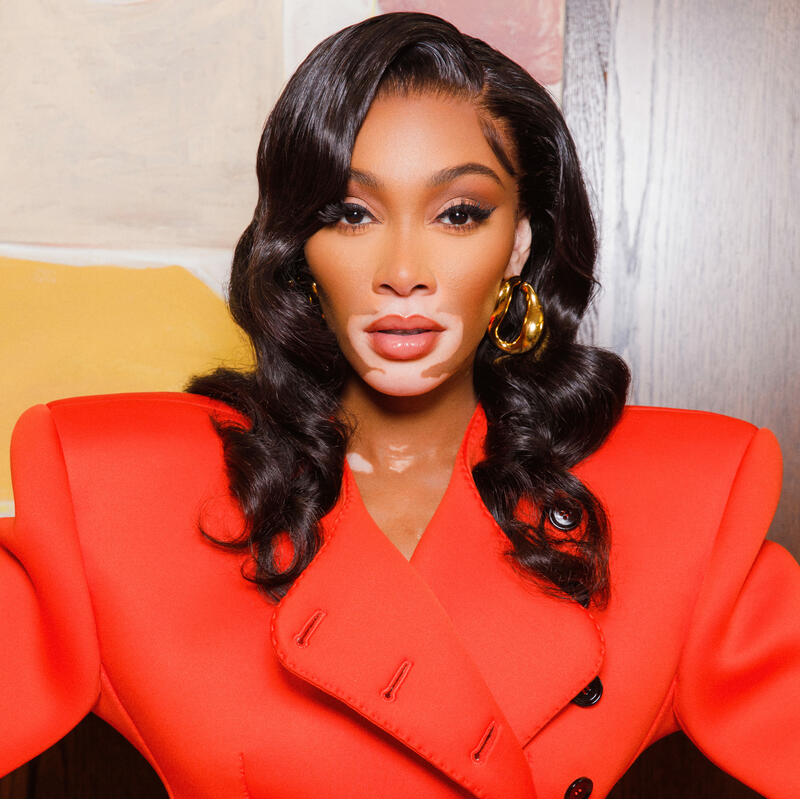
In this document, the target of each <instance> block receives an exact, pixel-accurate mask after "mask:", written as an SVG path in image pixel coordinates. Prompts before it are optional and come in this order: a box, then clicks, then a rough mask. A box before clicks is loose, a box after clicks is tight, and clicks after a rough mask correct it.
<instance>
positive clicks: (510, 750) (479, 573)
mask: <svg viewBox="0 0 800 800" xmlns="http://www.w3.org/2000/svg"><path fill="white" fill-rule="evenodd" d="M485 431H486V421H485V417H484V415H483V411H482V409H481V408H480V407H479V408H478V410H477V411H476V413H475V416H474V417H473V420H472V421H471V423H470V426H469V428H468V431H467V435H466V436H465V439H464V442H463V443H462V447H461V450H460V452H459V455H458V458H457V461H456V466H455V469H454V471H453V475H452V478H451V481H450V485H449V486H448V489H447V491H446V492H445V496H444V498H443V500H442V503H441V504H440V506H439V508H438V509H437V511H436V513H435V515H434V517H433V519H432V520H431V522H430V524H429V525H428V528H427V529H426V531H425V533H424V535H423V537H422V539H421V541H420V543H419V545H418V546H417V549H416V550H415V552H414V555H413V557H412V559H411V561H410V563H409V562H408V561H406V559H405V558H404V557H403V555H402V554H401V553H400V551H399V550H397V548H396V547H395V546H394V545H393V544H392V543H391V542H390V541H389V539H388V538H387V537H386V536H385V535H384V534H383V533H382V532H381V531H380V530H379V529H378V528H377V526H376V525H375V523H374V521H373V520H372V518H371V517H370V516H369V514H368V513H367V511H366V509H365V508H364V506H363V503H362V502H361V499H360V497H359V495H358V491H357V488H356V486H355V482H354V480H353V477H352V475H351V473H350V471H349V469H348V468H347V467H345V471H344V480H343V486H342V493H341V496H340V498H339V501H338V503H337V505H336V507H335V508H334V509H333V510H332V511H331V513H330V514H329V515H328V516H327V517H326V518H325V520H324V521H323V532H324V539H325V542H324V544H323V546H322V548H321V549H320V551H319V553H318V554H317V555H316V557H315V558H314V560H313V561H312V562H311V564H310V565H309V566H308V567H307V568H306V570H305V571H304V572H303V574H302V575H301V576H300V578H298V580H297V581H296V582H295V584H294V585H293V586H292V588H291V589H290V590H289V592H288V593H287V594H286V596H285V597H284V598H283V600H282V601H281V602H280V604H279V605H278V607H277V608H276V610H275V612H274V615H273V621H272V639H273V645H274V648H275V652H276V654H277V656H278V658H279V659H280V660H281V662H282V663H283V665H284V666H285V667H286V668H287V669H289V670H290V671H291V672H293V673H294V674H295V675H298V676H299V677H301V678H302V679H304V680H306V681H308V682H309V683H311V684H313V685H315V686H317V687H318V688H320V689H322V690H323V691H325V692H327V693H329V694H330V695H333V696H334V697H337V698H338V699H339V700H341V701H342V702H344V703H346V704H347V705H348V706H350V707H351V708H353V709H354V710H356V711H357V712H358V713H360V714H361V715H362V716H364V717H365V718H367V719H369V720H370V721H371V722H372V723H374V724H375V725H377V726H379V727H380V728H382V729H383V730H385V731H387V732H388V733H390V734H391V735H392V736H394V737H395V738H396V739H398V740H399V741H401V742H403V743H404V744H405V745H406V746H408V747H409V748H411V749H412V750H413V751H415V752H416V753H418V754H419V755H421V756H422V757H423V758H425V759H426V760H427V761H428V762H429V763H431V764H432V765H434V766H436V767H437V768H438V769H439V770H441V771H442V772H443V773H444V774H446V775H447V776H448V777H450V778H451V779H452V780H454V781H455V782H456V783H458V784H460V785H461V786H463V787H464V788H465V789H467V790H468V791H470V792H472V793H473V794H474V795H476V796H479V797H486V796H488V797H520V796H528V797H529V796H533V794H534V777H532V774H531V768H532V767H533V769H534V774H535V765H529V764H528V762H527V760H526V758H525V755H524V752H523V749H522V748H523V747H524V746H525V745H526V744H527V743H528V742H529V741H530V740H531V738H532V737H533V736H535V735H536V733H537V732H538V731H539V730H540V729H541V728H542V726H544V725H545V724H546V723H547V722H548V721H549V720H550V719H551V718H553V717H554V716H555V715H556V714H557V713H558V712H559V711H561V710H562V709H563V708H564V707H565V706H567V705H568V704H569V703H570V701H571V700H572V698H573V697H575V696H576V695H577V694H578V693H579V692H580V691H581V690H582V689H583V688H584V687H585V686H586V685H587V684H588V683H589V682H590V681H591V680H592V679H593V678H594V677H595V675H597V674H598V672H599V670H600V665H601V663H602V659H603V651H604V648H603V641H602V635H601V632H600V630H599V628H598V626H597V624H596V623H595V622H594V620H593V618H592V616H591V615H590V614H589V612H588V611H586V609H584V608H582V607H581V606H580V605H578V604H577V603H574V602H570V601H564V600H559V599H555V598H552V597H549V596H548V595H546V594H544V593H543V592H542V591H541V590H540V589H539V588H538V587H537V586H536V585H535V584H534V583H533V582H531V581H530V580H529V579H527V578H525V577H523V576H521V575H520V574H519V573H518V572H516V571H515V569H514V568H513V566H512V565H511V564H510V563H509V562H508V560H507V559H506V557H505V556H504V555H503V551H504V549H507V548H508V546H509V543H508V540H507V539H506V537H505V535H504V534H503V532H502V531H501V530H500V528H499V527H498V526H497V524H496V523H495V521H494V519H493V518H492V516H491V514H490V513H489V511H488V510H487V509H486V507H485V506H484V505H483V503H482V501H481V499H480V496H479V494H478V491H477V489H476V487H475V485H474V482H473V481H472V474H471V467H472V464H474V463H476V462H477V461H478V460H479V459H480V458H481V456H482V445H483V439H484V436H485Z"/></svg>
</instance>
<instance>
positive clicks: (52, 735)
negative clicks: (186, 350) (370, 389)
mask: <svg viewBox="0 0 800 800" xmlns="http://www.w3.org/2000/svg"><path fill="white" fill-rule="evenodd" d="M210 411H214V413H217V414H223V415H227V416H230V415H231V414H232V413H233V412H231V411H230V410H229V409H226V408H225V407H224V406H221V405H219V404H215V403H212V402H211V401H208V400H205V399H203V398H199V397H195V396H191V395H172V394H160V395H159V394H153V395H117V396H108V397H95V398H76V399H72V400H66V401H59V402H56V403H51V404H50V405H49V406H47V407H45V406H38V407H36V408H33V409H31V410H29V411H28V412H26V414H25V415H23V417H22V419H21V420H20V422H19V423H18V426H17V429H16V431H15V435H14V439H13V442H12V469H13V477H14V490H15V497H16V503H17V517H16V519H15V520H14V521H10V520H9V521H5V522H4V523H3V524H2V525H0V540H1V541H2V543H3V545H4V547H5V550H3V549H0V598H1V599H0V602H1V603H2V609H3V614H2V618H0V651H1V652H2V653H3V657H2V659H0V720H1V721H2V723H1V724H2V729H3V736H2V739H1V740H0V773H3V772H6V771H8V770H10V769H12V768H14V767H15V766H16V765H18V764H20V763H22V762H24V761H25V760H27V759H28V758H30V757H31V756H33V755H35V754H36V753H37V752H39V751H41V750H42V749H44V748H45V747H47V746H48V745H49V744H51V743H52V742H53V741H55V740H57V739H58V738H59V737H60V736H62V735H63V734H64V733H65V732H66V731H67V730H69V729H70V728H71V727H72V726H73V725H75V724H76V723H77V722H78V721H79V720H80V718H81V717H82V716H83V715H84V714H85V713H87V712H88V711H90V710H94V711H95V712H97V713H98V714H100V716H102V717H104V718H105V719H107V720H108V721H109V722H111V724H113V725H114V726H115V727H117V728H118V729H119V730H121V731H122V732H123V733H124V734H125V735H126V736H128V738H129V739H131V741H133V742H134V744H136V746H137V747H139V749H140V750H141V751H142V752H143V753H144V754H145V756H146V757H147V758H148V759H149V760H150V762H151V763H152V764H153V765H154V767H155V768H156V769H157V771H158V772H159V774H160V775H161V776H162V779H163V780H164V782H165V784H166V785H167V788H168V789H169V791H170V793H171V794H172V795H173V796H187V795H194V796H248V795H252V796H285V797H286V796H288V797H291V796H341V797H347V796H406V797H415V796H416V797H459V796H464V795H470V794H474V795H477V796H486V797H525V796H534V795H536V794H538V795H539V796H563V794H564V791H565V790H566V788H567V787H568V786H569V785H570V784H571V783H572V781H573V780H575V779H576V778H578V777H581V776H588V777H589V778H591V779H592V780H593V782H594V792H593V796H594V797H599V796H603V795H604V794H605V793H606V792H607V791H608V790H609V789H610V788H611V787H612V786H613V784H614V783H615V782H616V780H617V779H618V778H619V777H620V776H621V775H622V773H623V772H624V770H625V769H626V768H627V766H628V765H629V764H630V762H631V761H632V760H633V759H634V758H635V757H636V755H637V754H638V753H639V752H640V751H641V750H642V749H643V748H644V747H646V746H647V745H648V744H650V743H651V742H652V741H654V740H655V739H656V738H658V737H659V736H661V735H664V734H665V733H668V732H669V731H671V730H674V729H675V728H676V727H677V726H678V725H681V726H683V727H684V728H685V729H686V731H687V733H688V734H689V735H690V736H691V737H692V738H693V739H694V740H695V742H696V743H697V744H698V746H699V747H700V748H701V749H702V750H704V751H705V752H706V753H707V754H708V755H709V757H711V758H712V759H713V760H714V761H716V762H717V763H718V764H719V765H720V766H721V767H722V768H723V769H727V770H728V771H730V772H732V773H733V774H734V775H736V776H737V777H739V778H740V779H741V780H744V781H745V782H747V783H749V784H750V785H751V786H753V787H754V788H755V789H757V790H758V791H760V792H762V793H763V794H767V795H770V796H792V795H796V794H799V793H800V778H798V770H797V764H798V763H800V747H799V746H798V741H800V736H798V733H800V709H799V708H798V704H797V703H796V697H797V689H796V686H797V684H798V678H800V623H798V620H800V613H799V612H800V569H798V567H797V564H796V563H795V562H794V560H793V559H792V558H791V556H789V555H788V554H787V553H786V551H784V550H782V549H781V548H780V547H779V546H778V545H776V544H774V543H770V542H767V543H766V544H762V539H763V536H764V533H765V531H766V528H767V525H768V524H769V520H770V518H771V515H772V512H773V510H774V506H775V503H776V502H777V496H778V490H779V484H780V456H779V452H778V449H777V444H776V443H775V441H774V437H773V436H772V434H770V433H769V432H768V431H757V430H756V429H755V428H753V427H752V426H750V425H748V424H746V423H743V422H740V421H738V420H733V419H730V418H727V417H721V416H717V415H712V414H704V413H699V412H680V411H669V410H662V409H636V408H632V409H629V410H628V411H627V412H626V414H625V416H624V418H623V420H622V422H621V423H620V424H619V425H618V426H617V428H616V429H615V430H614V432H613V433H612V435H611V437H610V438H609V440H608V442H607V443H606V444H605V445H604V446H603V447H602V448H601V450H599V451H598V452H597V453H595V454H594V455H593V456H592V457H591V458H589V459H587V460H586V461H585V462H583V463H582V464H580V465H579V466H578V467H577V468H576V473H577V474H579V475H580V477H581V478H582V479H583V480H584V481H586V482H587V483H588V484H589V485H590V486H591V487H592V488H593V490H594V491H595V492H596V493H597V495H598V496H599V497H600V498H601V499H602V500H603V502H604V503H605V505H606V507H607V509H608V512H609V515H610V519H611V525H612V531H613V544H612V565H611V566H612V576H613V590H612V597H611V602H610V604H609V606H608V608H607V609H605V610H604V611H602V612H599V613H589V612H588V611H586V610H585V609H583V608H581V607H580V606H579V605H577V604H575V603H572V602H565V601H559V600H555V599H553V598H550V597H548V596H546V595H544V594H543V593H542V592H541V591H539V590H538V589H537V588H536V587H535V585H533V584H531V583H530V582H527V581H525V580H523V579H522V578H521V577H520V575H519V574H518V573H517V572H516V571H515V570H514V569H513V567H512V566H511V565H510V564H509V563H508V561H507V560H506V559H505V558H504V557H503V554H502V552H503V549H504V545H505V538H504V536H503V534H502V532H501V531H500V530H499V529H498V528H497V526H496V524H495V523H494V520H493V519H492V518H491V515H490V514H489V513H488V511H487V510H486V509H485V508H484V506H483V504H482V503H481V501H480V498H479V496H478V493H477V490H476V489H475V486H474V484H473V482H472V480H471V475H470V465H471V464H472V463H474V462H475V461H476V460H477V459H478V458H480V452H481V443H482V440H483V435H484V433H485V420H484V418H483V414H482V412H481V410H480V409H478V411H477V412H476V415H475V417H474V418H473V421H472V423H471V424H470V428H469V430H468V431H467V435H466V437H465V440H464V444H463V446H462V449H461V452H460V454H459V457H458V461H457V463H456V466H455V469H454V472H453V476H452V479H451V482H450V485H449V487H448V489H447V492H446V493H445V496H444V498H443V500H442V503H441V505H440V507H439V508H438V510H437V511H436V514H435V515H434V518H433V519H432V520H431V523H430V524H429V526H428V528H427V529H426V531H425V533H424V535H423V537H422V539H421V541H420V543H419V545H418V547H417V549H416V551H415V552H414V555H413V557H412V559H411V561H410V562H408V561H406V559H405V558H404V557H403V556H402V555H401V554H400V552H399V551H398V550H397V549H396V548H395V547H394V546H393V545H392V544H391V543H390V541H389V540H388V539H387V538H386V537H385V536H384V535H383V534H382V533H381V532H380V531H379V530H378V529H377V528H376V526H375V524H374V522H373V521H372V520H371V518H370V517H369V515H368V513H367V512H366V509H365V508H364V506H363V504H362V502H361V500H360V498H359V495H358V492H357V490H356V487H355V483H354V481H353V478H352V475H351V474H350V473H349V471H348V470H347V469H346V470H345V478H344V483H343V486H342V493H341V496H340V498H339V501H338V503H337V505H336V507H335V508H334V509H333V510H332V511H331V513H330V514H329V515H328V516H327V517H326V519H325V520H324V539H325V543H324V546H323V548H322V550H321V551H320V552H319V553H318V555H317V557H316V558H315V559H314V561H313V562H312V564H311V565H310V566H309V567H308V569H307V570H306V571H305V572H304V573H303V575H302V576H301V577H300V579H299V580H298V581H297V582H296V583H295V585H294V586H293V588H292V589H291V590H290V591H289V593H288V594H287V596H286V597H285V598H284V600H283V601H281V603H280V604H278V605H277V606H276V605H274V604H272V603H271V602H269V601H268V600H267V599H266V598H265V597H264V596H262V595H261V594H259V593H258V592H257V590H256V589H255V588H254V587H253V586H252V585H251V584H249V583H247V582H246V581H244V580H243V579H242V577H241V574H240V567H241V563H242V558H243V557H242V555H241V554H236V553H229V552H226V551H223V550H221V549H220V548H218V547H215V546H214V545H213V544H211V543H209V542H208V541H207V540H206V539H204V538H203V537H202V536H201V534H200V533H199V530H198V522H202V524H203V526H204V527H205V529H206V530H208V531H209V532H210V533H211V534H213V535H215V536H218V537H219V536H226V535H227V536H233V535H236V534H237V533H238V532H239V530H240V529H241V524H242V520H241V516H240V514H239V512H238V510H237V509H236V507H235V505H234V503H233V502H232V501H231V499H230V498H229V496H228V493H227V480H226V476H225V472H224V465H223V459H222V449H221V446H220V442H219V440H218V438H217V436H216V434H215V433H214V430H213V428H212V426H211V423H210V420H209V412H210ZM598 674H599V676H600V678H601V680H602V682H603V686H604V692H603V696H602V698H601V699H600V701H599V702H598V703H597V704H596V705H594V706H591V707H589V708H581V707H579V706H577V705H575V704H573V703H571V702H570V700H571V698H573V697H574V696H575V695H576V694H577V693H578V692H579V691H580V690H581V689H582V688H583V687H584V686H586V685H587V684H588V683H589V682H590V681H591V680H592V679H593V678H594V677H595V675H598ZM676 768H677V767H676Z"/></svg>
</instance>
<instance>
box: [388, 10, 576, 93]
mask: <svg viewBox="0 0 800 800" xmlns="http://www.w3.org/2000/svg"><path fill="white" fill-rule="evenodd" d="M378 6H379V8H380V10H381V11H386V12H388V11H424V12H427V13H428V14H436V15H437V16H440V17H444V19H446V20H448V21H449V22H452V23H453V25H455V26H456V27H457V28H458V29H459V30H461V31H463V32H464V33H468V34H470V35H471V36H477V37H478V38H479V39H484V40H485V41H486V42H488V43H489V44H490V45H491V46H492V47H494V48H495V49H497V50H500V51H501V52H503V53H505V54H506V55H507V56H509V58H513V59H514V61H516V62H517V63H519V64H521V65H522V66H523V67H525V69H527V70H528V72H530V73H531V75H533V77H534V78H536V80H538V81H539V82H540V83H545V84H548V85H549V86H552V85H554V84H556V83H558V82H559V81H560V80H561V69H562V61H563V50H564V35H563V31H562V26H561V20H562V18H563V17H562V15H563V6H564V0H519V2H514V3H496V4H487V3H486V0H417V2H411V0H378Z"/></svg>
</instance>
